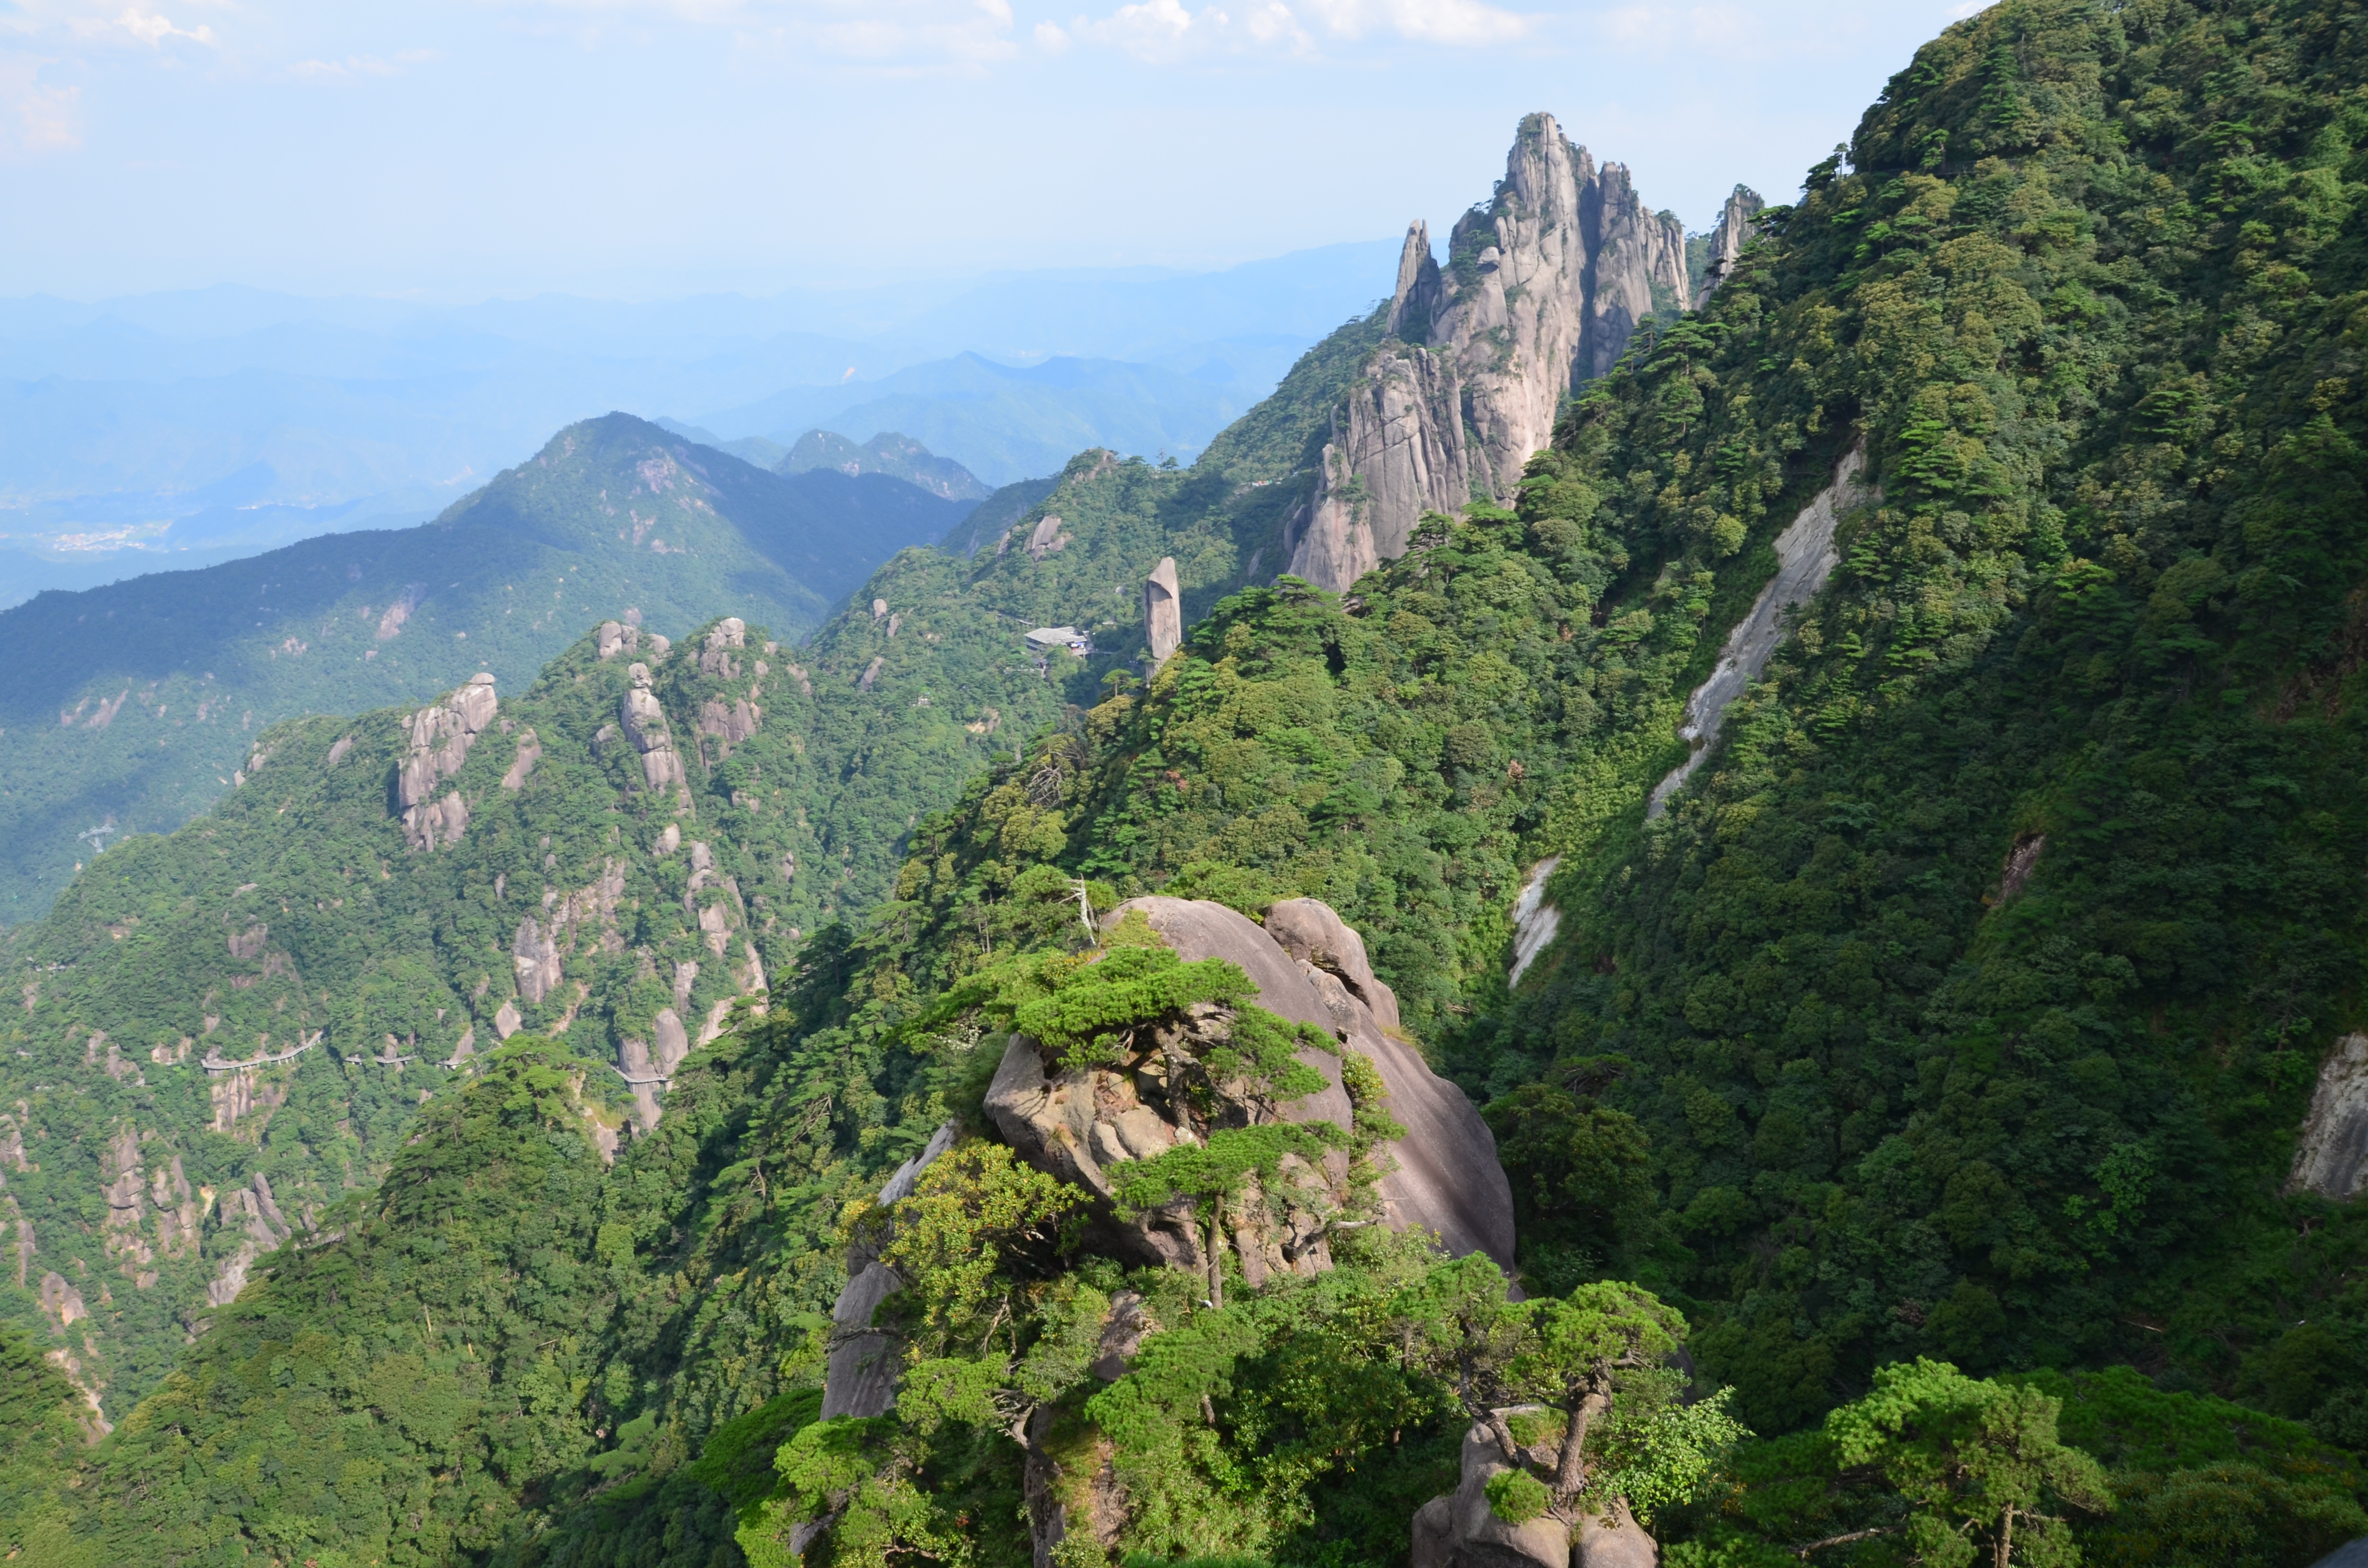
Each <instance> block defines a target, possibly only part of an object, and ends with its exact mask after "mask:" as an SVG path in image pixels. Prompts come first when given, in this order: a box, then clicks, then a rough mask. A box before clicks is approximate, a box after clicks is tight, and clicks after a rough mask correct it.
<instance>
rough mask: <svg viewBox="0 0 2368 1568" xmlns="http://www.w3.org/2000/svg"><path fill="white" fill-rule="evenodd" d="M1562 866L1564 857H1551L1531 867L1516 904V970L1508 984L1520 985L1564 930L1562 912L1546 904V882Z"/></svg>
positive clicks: (1514, 950)
mask: <svg viewBox="0 0 2368 1568" xmlns="http://www.w3.org/2000/svg"><path fill="white" fill-rule="evenodd" d="M1561 864H1562V857H1561V856H1559V855H1549V856H1547V857H1546V858H1544V859H1543V860H1541V861H1539V862H1538V863H1537V864H1536V865H1535V866H1533V867H1531V869H1530V876H1529V880H1528V881H1525V882H1523V883H1522V884H1521V893H1520V897H1519V898H1517V899H1515V900H1514V901H1513V970H1512V972H1511V973H1510V974H1508V975H1507V976H1506V977H1505V983H1506V984H1507V985H1519V984H1520V983H1521V976H1522V975H1523V974H1524V973H1525V972H1527V971H1528V970H1529V967H1530V965H1531V964H1533V963H1535V962H1537V960H1538V955H1539V954H1540V953H1542V952H1544V951H1545V950H1546V949H1547V948H1548V947H1549V946H1551V945H1552V944H1553V942H1554V937H1555V936H1556V935H1557V934H1559V933H1560V932H1561V930H1562V911H1561V910H1559V909H1556V908H1555V907H1554V905H1553V904H1551V903H1547V902H1546V879H1547V878H1548V877H1551V876H1553V875H1554V868H1556V867H1557V866H1560V865H1561Z"/></svg>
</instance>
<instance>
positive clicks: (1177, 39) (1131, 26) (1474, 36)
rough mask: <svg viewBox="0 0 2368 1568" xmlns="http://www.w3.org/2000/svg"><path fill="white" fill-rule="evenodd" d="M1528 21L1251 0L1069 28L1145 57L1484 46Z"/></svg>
mask: <svg viewBox="0 0 2368 1568" xmlns="http://www.w3.org/2000/svg"><path fill="white" fill-rule="evenodd" d="M1530 27H1531V18H1529V17H1523V16H1520V15H1517V14H1515V13H1513V12H1511V11H1507V10H1504V9H1501V8H1500V7H1497V6H1490V5H1486V4H1484V3H1483V0H1297V8H1296V9H1294V8H1293V7H1292V6H1291V5H1289V4H1285V3H1284V0H1250V3H1249V4H1247V5H1244V6H1237V7H1235V8H1233V9H1228V8H1226V7H1225V6H1221V5H1212V6H1203V7H1202V8H1201V9H1200V10H1197V11H1195V10H1192V9H1190V7H1189V6H1185V5H1184V4H1183V0H1135V3H1134V4H1133V5H1126V6H1120V7H1119V8H1118V9H1117V10H1115V11H1112V12H1110V14H1109V15H1108V16H1106V17H1099V18H1091V17H1078V18H1077V19H1076V21H1075V22H1073V23H1072V24H1071V25H1070V28H1069V31H1070V32H1071V33H1073V34H1075V35H1076V37H1078V38H1080V39H1085V40H1090V41H1092V42H1095V43H1100V44H1105V45H1108V46H1110V47H1112V48H1116V49H1121V50H1124V51H1126V52H1128V53H1130V54H1133V55H1134V56H1136V57H1137V58H1139V59H1144V60H1173V59H1177V58H1180V57H1182V56H1186V55H1191V54H1220V53H1252V52H1258V53H1271V52H1275V51H1281V52H1285V53H1292V54H1309V53H1313V52H1315V50H1316V49H1317V47H1318V45H1319V43H1320V42H1321V41H1323V40H1333V41H1337V42H1353V41H1355V40H1360V39H1363V38H1366V37H1368V36H1374V35H1378V36H1382V37H1394V38H1399V39H1404V40H1408V41H1411V42H1417V43H1440V44H1488V43H1502V42H1505V41H1508V40H1512V39H1516V38H1520V37H1521V36H1522V35H1523V34H1525V33H1527V32H1528V31H1529V30H1530Z"/></svg>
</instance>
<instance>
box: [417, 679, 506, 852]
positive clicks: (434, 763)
mask: <svg viewBox="0 0 2368 1568" xmlns="http://www.w3.org/2000/svg"><path fill="white" fill-rule="evenodd" d="M498 707H499V703H498V701H497V699H495V696H494V677H493V676H489V675H480V676H475V677H473V678H472V679H471V681H470V682H469V684H468V685H466V686H464V687H461V688H460V689H459V690H457V691H455V692H453V693H452V694H451V695H450V696H448V697H446V698H445V699H443V700H442V701H441V702H431V703H429V704H428V705H427V707H425V708H423V709H421V710H419V711H418V712H416V713H415V714H413V715H412V716H411V724H410V731H411V735H410V739H411V747H410V751H409V754H408V755H407V756H404V760H403V767H402V769H401V771H400V772H399V773H398V774H397V775H396V778H395V801H396V803H397V805H399V806H400V807H401V808H402V812H403V837H404V843H406V844H408V845H409V846H411V847H412V848H414V849H434V848H436V847H437V846H438V845H446V844H450V843H452V842H453V841H454V840H456V839H458V838H459V837H460V836H461V833H462V831H463V830H465V829H466V828H467V827H468V825H469V806H468V802H467V801H464V800H462V799H461V794H460V792H459V791H458V790H454V791H451V792H450V793H448V794H447V795H446V796H445V797H444V798H443V799H442V800H440V801H439V800H436V799H434V798H433V797H434V796H435V793H436V789H437V787H438V785H439V784H441V783H442V782H443V781H444V780H446V779H448V778H457V777H458V776H459V774H460V772H461V764H462V763H463V762H465V761H467V760H468V756H469V748H470V747H472V746H473V745H475V744H477V737H478V736H479V735H481V734H483V733H484V732H485V730H486V728H487V726H489V725H491V724H492V723H493V722H494V714H495V710H497V709H498Z"/></svg>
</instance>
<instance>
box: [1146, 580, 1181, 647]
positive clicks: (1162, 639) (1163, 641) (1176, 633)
mask: <svg viewBox="0 0 2368 1568" xmlns="http://www.w3.org/2000/svg"><path fill="white" fill-rule="evenodd" d="M1143 635H1144V640H1145V641H1146V642H1149V643H1150V644H1151V667H1152V668H1154V669H1157V668H1158V667H1159V666H1160V665H1164V664H1166V663H1167V655H1168V654H1170V653H1174V652H1176V650H1177V649H1178V648H1180V647H1182V646H1183V645H1184V591H1183V590H1182V589H1181V588H1179V587H1178V586H1177V584H1176V558H1175V557H1174V556H1172V555H1166V556H1162V557H1160V560H1159V564H1158V565H1157V566H1155V567H1153V568H1152V571H1151V575H1150V576H1149V577H1147V578H1145V579H1144V584H1143Z"/></svg>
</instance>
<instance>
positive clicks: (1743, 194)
mask: <svg viewBox="0 0 2368 1568" xmlns="http://www.w3.org/2000/svg"><path fill="white" fill-rule="evenodd" d="M1767 207H1768V203H1766V202H1765V201H1762V200H1761V199H1759V192H1758V191H1756V190H1754V189H1752V188H1751V187H1749V186H1748V185H1738V186H1736V187H1735V190H1734V192H1733V193H1732V194H1731V195H1729V196H1728V197H1727V199H1726V206H1725V209H1724V210H1722V211H1721V212H1720V213H1719V215H1718V227H1716V228H1714V229H1713V230H1712V231H1711V232H1710V267H1709V270H1708V271H1707V272H1705V273H1704V274H1703V277H1702V292H1701V293H1700V294H1697V295H1696V296H1695V297H1694V308H1695V309H1696V310H1700V309H1701V308H1702V301H1705V300H1707V299H1709V298H1710V296H1711V290H1714V289H1716V288H1717V287H1718V286H1719V285H1720V284H1721V283H1724V282H1725V281H1726V275H1727V274H1728V273H1730V272H1733V271H1734V270H1735V264H1736V262H1737V261H1740V260H1741V259H1742V258H1743V246H1744V242H1745V241H1747V240H1748V239H1750V238H1751V236H1752V235H1754V234H1756V233H1759V214H1760V213H1761V212H1763V211H1765V210H1767Z"/></svg>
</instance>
